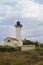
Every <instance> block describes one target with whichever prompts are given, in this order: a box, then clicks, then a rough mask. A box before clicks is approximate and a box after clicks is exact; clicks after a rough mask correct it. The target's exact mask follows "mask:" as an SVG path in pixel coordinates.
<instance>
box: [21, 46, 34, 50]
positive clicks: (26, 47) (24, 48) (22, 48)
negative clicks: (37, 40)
mask: <svg viewBox="0 0 43 65" xmlns="http://www.w3.org/2000/svg"><path fill="white" fill-rule="evenodd" d="M32 49H35V45H23V46H22V47H21V50H22V51H27V50H32Z"/></svg>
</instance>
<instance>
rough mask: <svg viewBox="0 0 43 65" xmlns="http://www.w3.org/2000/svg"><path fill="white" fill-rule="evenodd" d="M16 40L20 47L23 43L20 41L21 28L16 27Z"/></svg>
mask: <svg viewBox="0 0 43 65" xmlns="http://www.w3.org/2000/svg"><path fill="white" fill-rule="evenodd" d="M16 39H17V40H18V41H19V43H20V44H19V45H20V46H22V45H23V42H22V39H21V27H16Z"/></svg>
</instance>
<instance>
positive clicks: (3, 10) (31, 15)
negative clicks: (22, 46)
mask: <svg viewBox="0 0 43 65" xmlns="http://www.w3.org/2000/svg"><path fill="white" fill-rule="evenodd" d="M18 18H20V20H21V23H22V24H23V29H22V37H24V38H25V37H26V38H28V39H31V40H34V39H36V40H39V41H42V40H41V39H43V30H42V28H43V4H40V3H38V2H37V3H36V2H35V1H34V0H1V1H0V33H1V34H0V40H1V39H4V38H5V37H7V36H13V37H14V36H15V28H14V27H13V26H12V25H14V24H15V23H16V21H17V19H18ZM39 37H40V39H39Z"/></svg>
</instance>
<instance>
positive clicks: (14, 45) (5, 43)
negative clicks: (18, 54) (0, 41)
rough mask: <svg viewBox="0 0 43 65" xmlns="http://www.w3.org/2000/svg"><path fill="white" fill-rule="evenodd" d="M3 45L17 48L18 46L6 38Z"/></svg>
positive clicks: (16, 42) (14, 41) (17, 43)
mask: <svg viewBox="0 0 43 65" xmlns="http://www.w3.org/2000/svg"><path fill="white" fill-rule="evenodd" d="M8 40H10V42H8ZM4 45H8V46H13V47H17V46H19V42H18V41H16V40H12V39H10V38H8V39H6V40H4Z"/></svg>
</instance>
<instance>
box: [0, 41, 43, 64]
mask: <svg viewBox="0 0 43 65" xmlns="http://www.w3.org/2000/svg"><path fill="white" fill-rule="evenodd" d="M23 44H24V45H35V46H36V48H35V49H33V50H29V51H21V48H20V47H17V48H14V47H10V46H0V65H43V44H40V46H39V42H37V41H36V42H32V41H30V40H25V41H24V43H23Z"/></svg>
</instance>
